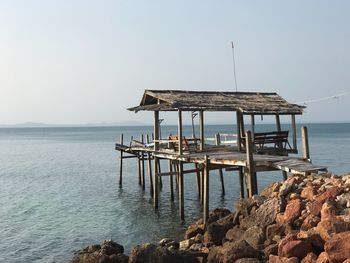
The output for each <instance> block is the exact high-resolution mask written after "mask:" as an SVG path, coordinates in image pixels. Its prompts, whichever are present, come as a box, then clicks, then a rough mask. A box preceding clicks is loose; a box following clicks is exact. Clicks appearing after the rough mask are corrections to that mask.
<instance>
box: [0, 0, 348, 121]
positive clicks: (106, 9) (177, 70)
mask: <svg viewBox="0 0 350 263" xmlns="http://www.w3.org/2000/svg"><path fill="white" fill-rule="evenodd" d="M230 41H234V43H235V57H236V71H237V82H238V89H239V90H240V91H273V92H278V93H279V94H280V95H281V96H283V97H285V98H286V99H287V100H289V101H290V102H302V101H306V100H311V99H317V98H322V97H327V96H331V95H335V94H339V93H342V92H347V91H350V1H345V0H344V1H339V0H333V1H331V0H329V1H322V0H317V1H310V0H308V1H305V0H302V1H296V0H293V1H280V0H278V1H204V0H200V1H188V0H185V1H181V0H177V1H165V0H162V1H151V0H150V1H145V0H142V1H132V0H125V1H107V0H104V1H97V0H96V1H88V0H80V1H78V0H56V1H53V0H41V1H39V0H28V1H26V0H23V1H17V0H8V1H6V0H0V91H1V93H0V123H3V124H7V123H19V122H45V123H64V124H74V123H92V122H117V121H130V120H131V121H141V122H144V123H151V119H152V114H150V113H147V112H146V113H138V114H134V113H130V112H128V111H126V108H128V107H131V106H135V105H137V104H138V103H139V101H140V99H141V96H142V93H143V91H144V89H189V90H220V91H229V90H232V91H234V90H235V88H234V80H233V74H232V55H231V47H230V45H231V44H230ZM349 101H350V95H346V96H343V97H341V98H339V99H337V100H336V99H330V100H325V101H320V102H314V103H310V104H308V109H307V112H306V114H305V116H303V117H302V118H301V119H302V120H306V121H350V115H349V103H348V102H349ZM212 120H213V121H215V120H216V118H215V117H212ZM228 121H229V120H228ZM228 121H227V122H228Z"/></svg>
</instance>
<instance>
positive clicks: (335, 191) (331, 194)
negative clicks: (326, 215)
mask: <svg viewBox="0 0 350 263" xmlns="http://www.w3.org/2000/svg"><path fill="white" fill-rule="evenodd" d="M339 194H340V189H339V187H336V186H333V187H330V188H329V189H327V191H325V192H324V193H322V194H320V195H318V196H316V198H315V201H317V202H320V203H321V204H323V203H324V202H325V201H326V200H327V199H328V200H334V199H335V198H336V197H337V195H339Z"/></svg>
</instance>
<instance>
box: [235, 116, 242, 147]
mask: <svg viewBox="0 0 350 263" xmlns="http://www.w3.org/2000/svg"><path fill="white" fill-rule="evenodd" d="M240 114H241V113H240V112H239V111H236V126H237V147H238V151H241V150H242V146H241V141H242V140H241V138H242V137H241V116H240Z"/></svg>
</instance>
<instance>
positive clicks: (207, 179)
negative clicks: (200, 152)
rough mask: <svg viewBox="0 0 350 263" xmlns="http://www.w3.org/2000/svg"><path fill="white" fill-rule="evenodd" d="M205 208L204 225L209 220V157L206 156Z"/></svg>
mask: <svg viewBox="0 0 350 263" xmlns="http://www.w3.org/2000/svg"><path fill="white" fill-rule="evenodd" d="M204 165H205V167H204V208H203V221H204V224H206V223H207V222H208V218H209V161H208V156H207V155H206V156H205V163H204Z"/></svg>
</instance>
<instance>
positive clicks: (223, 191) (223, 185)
mask: <svg viewBox="0 0 350 263" xmlns="http://www.w3.org/2000/svg"><path fill="white" fill-rule="evenodd" d="M215 141H216V145H217V146H218V145H220V134H219V133H217V134H215ZM219 175H220V182H221V194H222V195H225V183H224V173H223V172H222V169H221V168H220V169H219Z"/></svg>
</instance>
